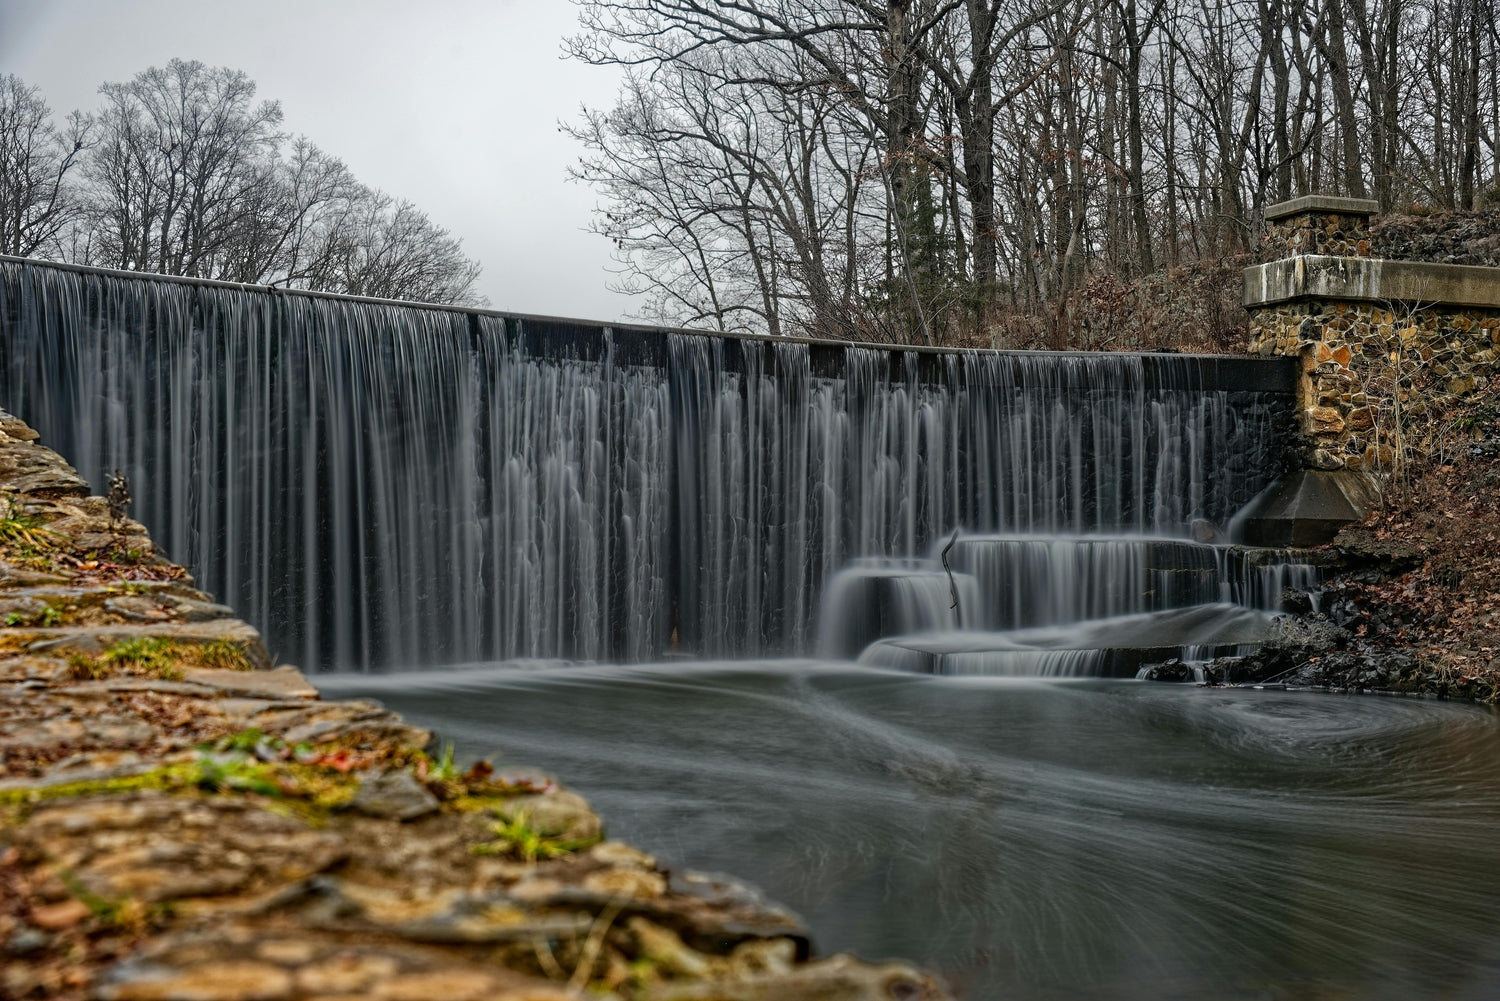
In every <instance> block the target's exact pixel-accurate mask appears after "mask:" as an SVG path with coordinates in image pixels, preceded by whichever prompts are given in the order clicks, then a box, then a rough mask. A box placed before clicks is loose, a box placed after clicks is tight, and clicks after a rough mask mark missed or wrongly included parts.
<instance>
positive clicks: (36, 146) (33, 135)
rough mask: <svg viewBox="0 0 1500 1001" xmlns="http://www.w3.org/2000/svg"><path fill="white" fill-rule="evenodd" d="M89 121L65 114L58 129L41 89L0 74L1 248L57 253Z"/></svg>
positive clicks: (21, 253)
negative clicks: (72, 182)
mask: <svg viewBox="0 0 1500 1001" xmlns="http://www.w3.org/2000/svg"><path fill="white" fill-rule="evenodd" d="M91 126H92V122H91V121H90V120H89V119H88V118H87V117H86V116H84V115H81V114H77V113H74V114H73V115H71V116H69V118H68V119H67V122H66V124H65V125H64V127H63V128H61V129H59V128H58V127H57V126H56V125H55V124H54V123H53V122H52V117H51V109H50V108H48V107H47V102H46V101H44V100H43V99H42V96H41V92H40V91H39V90H38V89H37V88H35V87H28V86H26V84H25V83H23V82H22V81H21V79H20V78H19V77H17V76H14V75H11V74H5V75H0V253H3V254H12V255H15V256H18V257H26V256H29V255H32V254H36V253H56V252H57V251H58V249H59V246H60V243H59V240H60V237H61V234H62V232H63V230H64V229H65V228H66V227H67V226H68V225H69V224H70V223H71V222H72V221H73V220H74V219H75V217H76V215H77V212H78V205H77V202H76V200H75V199H74V198H73V192H72V190H71V188H70V186H69V176H68V175H69V174H71V173H72V172H73V170H74V168H75V167H77V165H78V161H79V157H80V156H82V155H83V154H84V153H85V152H86V151H87V149H88V147H89V141H90V131H91Z"/></svg>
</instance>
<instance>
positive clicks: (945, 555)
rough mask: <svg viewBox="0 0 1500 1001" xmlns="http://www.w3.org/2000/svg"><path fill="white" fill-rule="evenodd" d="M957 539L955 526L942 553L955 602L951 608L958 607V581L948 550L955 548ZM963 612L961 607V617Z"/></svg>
mask: <svg viewBox="0 0 1500 1001" xmlns="http://www.w3.org/2000/svg"><path fill="white" fill-rule="evenodd" d="M957 541H958V529H957V528H954V529H953V535H952V536H950V537H949V539H948V544H947V545H946V546H944V547H943V554H942V555H943V569H944V570H945V571H947V573H948V593H949V594H951V595H952V596H953V604H951V605H949V606H948V607H949V608H958V581H956V580H954V579H953V568H952V567H950V566H949V565H948V551H949V550H950V549H952V548H953V544H954V543H955V542H957ZM962 614H963V610H962V609H959V615H960V617H962Z"/></svg>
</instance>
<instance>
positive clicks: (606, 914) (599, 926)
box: [568, 904, 623, 991]
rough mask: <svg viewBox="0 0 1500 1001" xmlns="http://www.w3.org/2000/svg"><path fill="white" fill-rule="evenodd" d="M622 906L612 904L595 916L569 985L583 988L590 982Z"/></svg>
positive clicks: (573, 988) (577, 988)
mask: <svg viewBox="0 0 1500 1001" xmlns="http://www.w3.org/2000/svg"><path fill="white" fill-rule="evenodd" d="M622 906H623V905H621V904H610V905H609V906H608V907H606V908H604V910H602V911H600V912H599V915H598V916H597V917H596V918H594V924H593V927H591V928H590V929H589V937H588V938H586V939H585V940H584V942H583V950H582V951H581V952H580V953H579V954H578V965H577V966H576V967H574V968H573V976H572V977H570V978H569V979H568V987H569V988H571V989H572V990H575V991H579V990H582V989H583V985H584V984H586V983H588V982H589V974H591V973H593V972H594V961H595V960H596V959H598V958H599V950H600V949H602V948H603V947H604V936H605V935H606V934H607V933H608V932H609V926H610V925H612V924H614V923H615V918H617V917H619V916H620V908H621V907H622Z"/></svg>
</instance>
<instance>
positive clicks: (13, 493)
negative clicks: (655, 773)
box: [0, 412, 947, 1001]
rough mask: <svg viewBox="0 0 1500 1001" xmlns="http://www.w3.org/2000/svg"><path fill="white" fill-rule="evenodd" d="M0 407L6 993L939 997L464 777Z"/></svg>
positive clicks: (540, 807)
mask: <svg viewBox="0 0 1500 1001" xmlns="http://www.w3.org/2000/svg"><path fill="white" fill-rule="evenodd" d="M36 437H37V435H36V433H35V432H34V431H32V430H31V429H30V428H29V427H27V426H26V425H25V424H24V423H23V422H21V421H20V420H18V419H16V418H14V417H11V416H10V415H8V414H5V413H3V412H0V997H5V998H15V999H18V1001H19V999H25V998H47V999H55V1001H83V999H101V1001H148V999H157V1001H164V999H195V1001H252V999H260V1001H313V999H323V1001H332V999H334V998H356V997H358V998H380V999H386V1001H401V999H409V1001H418V999H439V998H441V999H444V1001H584V999H591V1001H608V999H614V1001H652V999H656V1001H662V999H666V998H675V999H680V1001H681V999H689V998H696V999H707V998H714V999H718V1001H768V999H772V998H775V999H778V1001H814V999H817V1001H855V999H866V998H869V999H875V998H881V999H892V998H899V999H902V1001H938V999H942V998H945V997H946V996H947V995H946V994H945V992H944V990H943V988H942V987H941V986H940V985H939V984H938V983H937V982H936V981H935V980H934V979H933V978H932V977H930V976H929V975H927V974H925V973H923V972H922V971H920V970H917V969H915V968H913V967H911V966H908V965H906V964H903V963H866V962H862V961H859V960H856V959H853V958H851V957H848V956H833V957H830V958H826V959H819V958H814V957H813V955H812V946H811V943H810V938H809V935H808V933H807V930H806V929H805V928H804V927H803V926H802V924H801V923H800V922H799V921H798V920H797V918H795V917H794V916H793V915H791V914H789V913H788V912H786V911H785V910H783V909H782V908H779V907H777V906H775V905H774V904H771V903H768V902H766V901H765V900H764V899H763V898H761V897H760V895H759V894H758V893H756V892H755V891H754V890H753V889H751V888H749V887H747V886H745V885H742V884H738V883H736V882H734V881H733V880H730V879H728V878H727V877H718V876H707V875H704V874H700V873H693V872H690V871H685V870H677V869H672V868H669V867H667V866H664V865H662V864H660V863H658V862H657V861H656V860H655V859H653V858H652V857H651V856H649V855H647V854H646V853H644V852H642V851H640V850H638V849H636V848H633V847H631V846H629V845H626V844H623V843H620V842H616V841H608V840H605V837H604V830H603V825H602V823H601V821H600V819H599V818H598V817H597V816H596V815H595V814H594V813H593V811H592V810H591V809H590V808H589V805H588V803H587V802H585V801H584V800H583V798H582V797H580V796H578V795H577V794H575V793H572V792H570V791H568V790H566V789H563V788H561V787H560V786H559V785H558V783H557V782H556V781H555V780H553V779H552V778H551V777H549V776H547V775H546V774H544V773H542V772H538V771H536V770H534V769H528V768H500V769H496V768H494V767H493V766H491V765H490V764H489V763H487V762H477V763H475V764H474V765H473V766H472V767H471V768H469V769H468V770H467V771H462V770H460V768H458V767H455V766H454V764H453V762H452V760H451V758H450V757H446V756H439V757H434V756H433V755H432V753H430V752H432V751H433V750H434V747H433V740H432V735H431V734H430V733H428V732H427V731H425V730H422V729H421V728H419V727H415V726H412V725H411V724H409V723H407V722H406V721H405V720H403V719H402V718H401V717H400V716H397V715H396V714H394V713H391V712H388V711H387V710H385V709H384V708H382V707H381V706H379V705H378V704H376V703H374V702H369V701H360V700H355V701H348V702H330V701H324V700H323V699H322V698H321V697H320V696H319V693H318V691H317V689H316V688H315V687H314V686H313V685H312V684H310V683H309V681H308V679H307V678H306V677H304V676H303V675H302V673H301V672H300V671H298V670H297V669H296V668H293V667H288V666H281V667H277V668H276V669H274V670H269V669H268V668H270V666H271V658H270V657H268V656H267V654H266V652H265V647H264V645H263V644H262V643H261V641H260V637H259V635H258V634H257V633H256V631H255V630H254V629H253V628H251V627H250V626H249V625H247V624H246V623H244V622H241V621H239V620H238V619H235V618H233V617H232V614H231V613H230V610H228V609H226V608H224V607H223V606H220V605H215V604H213V603H212V599H211V598H209V597H208V596H207V595H205V594H203V593H202V592H200V591H197V590H196V589H194V588H193V586H192V579H191V577H189V576H188V574H187V572H186V571H185V570H184V569H183V568H182V567H180V566H176V565H174V564H173V563H171V562H170V561H169V560H167V559H166V558H164V557H163V556H162V555H161V554H160V553H159V552H157V550H156V549H155V547H154V546H153V545H152V543H151V540H150V538H149V536H148V535H147V534H146V531H145V529H144V528H143V527H142V526H141V525H139V524H138V523H136V522H133V521H130V520H129V519H128V518H121V517H120V512H119V511H114V512H111V511H110V504H109V502H108V501H107V500H106V499H105V498H103V497H94V496H89V490H88V485H87V484H86V483H84V481H83V480H82V479H81V478H79V477H78V475H77V473H76V472H75V471H74V470H73V469H72V468H71V467H70V466H68V464H67V463H66V462H64V461H63V460H62V459H61V458H60V457H59V456H57V455H56V454H55V453H53V452H51V451H48V450H47V449H45V448H43V447H42V446H40V445H38V444H35V439H36Z"/></svg>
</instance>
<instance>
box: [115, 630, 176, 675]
mask: <svg viewBox="0 0 1500 1001" xmlns="http://www.w3.org/2000/svg"><path fill="white" fill-rule="evenodd" d="M178 647H179V644H175V643H173V642H171V641H170V640H164V639H159V638H157V637H155V636H133V637H131V638H130V639H126V640H121V641H120V642H118V643H116V644H115V645H114V646H112V647H110V648H109V649H108V650H106V651H104V654H103V655H102V656H101V657H100V663H101V664H102V665H103V666H105V667H113V666H118V667H125V668H133V669H134V670H135V672H139V673H143V674H148V675H150V676H152V677H155V678H161V679H162V680H164V681H181V680H182V665H181V664H180V663H179V661H180V660H181V657H180V651H179V649H178Z"/></svg>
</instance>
